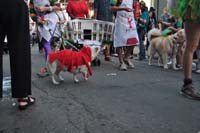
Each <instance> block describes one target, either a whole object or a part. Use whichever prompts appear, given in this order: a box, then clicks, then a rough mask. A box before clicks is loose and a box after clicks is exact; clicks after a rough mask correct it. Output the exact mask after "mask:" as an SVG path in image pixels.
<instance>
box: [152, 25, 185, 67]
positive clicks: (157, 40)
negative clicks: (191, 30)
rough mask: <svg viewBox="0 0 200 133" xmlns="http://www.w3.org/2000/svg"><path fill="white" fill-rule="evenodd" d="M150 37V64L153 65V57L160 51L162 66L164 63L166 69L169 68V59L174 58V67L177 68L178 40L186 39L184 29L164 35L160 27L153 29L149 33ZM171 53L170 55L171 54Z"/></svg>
mask: <svg viewBox="0 0 200 133" xmlns="http://www.w3.org/2000/svg"><path fill="white" fill-rule="evenodd" d="M148 39H149V41H150V47H149V56H150V57H149V65H151V62H152V58H153V56H154V55H155V53H158V55H159V60H158V65H159V66H161V64H160V63H161V62H160V61H162V63H163V67H164V69H168V65H167V63H168V59H169V57H170V59H171V60H172V68H173V69H174V70H177V68H176V53H177V42H179V41H182V40H184V39H185V34H184V30H180V31H178V32H177V33H175V34H172V35H169V36H167V37H163V36H162V33H161V31H160V30H158V29H152V30H150V31H149V33H148ZM169 55H170V56H169Z"/></svg>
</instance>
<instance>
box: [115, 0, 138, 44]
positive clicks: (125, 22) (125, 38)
mask: <svg viewBox="0 0 200 133" xmlns="http://www.w3.org/2000/svg"><path fill="white" fill-rule="evenodd" d="M120 7H128V8H131V9H132V8H133V0H123V1H122V3H121V5H120ZM138 44H139V39H138V33H137V27H136V24H135V19H134V14H133V12H126V11H117V16H116V20H115V31H114V47H122V46H133V45H138Z"/></svg>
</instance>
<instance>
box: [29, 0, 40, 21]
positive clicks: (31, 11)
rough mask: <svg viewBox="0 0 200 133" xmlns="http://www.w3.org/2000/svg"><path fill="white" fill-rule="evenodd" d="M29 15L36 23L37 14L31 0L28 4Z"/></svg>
mask: <svg viewBox="0 0 200 133" xmlns="http://www.w3.org/2000/svg"><path fill="white" fill-rule="evenodd" d="M29 13H30V17H31V19H32V20H33V21H34V22H36V21H37V18H38V17H37V13H36V11H35V9H34V4H33V0H30V2H29Z"/></svg>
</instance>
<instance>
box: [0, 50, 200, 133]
mask: <svg viewBox="0 0 200 133" xmlns="http://www.w3.org/2000/svg"><path fill="white" fill-rule="evenodd" d="M100 59H101V66H99V67H98V66H95V67H92V69H93V76H92V77H90V78H89V80H88V81H84V80H83V79H82V78H81V77H80V78H81V82H80V83H78V84H75V83H74V82H73V80H72V74H70V73H68V72H66V73H63V76H64V78H65V81H64V82H63V83H62V84H60V85H53V84H52V82H51V80H50V78H49V77H44V78H39V77H38V76H37V74H36V73H37V72H38V71H39V69H40V68H41V67H43V65H44V64H45V63H44V54H40V53H39V52H38V50H37V48H32V92H33V96H35V97H36V98H37V101H36V104H35V105H33V106H32V107H30V108H28V109H27V110H25V111H19V110H18V109H17V105H16V101H15V100H14V99H11V98H3V99H1V101H0V133H199V132H200V101H194V100H190V99H187V98H185V97H183V96H181V95H180V94H179V91H180V88H181V86H182V78H183V75H182V71H174V70H164V69H163V68H160V67H158V66H156V64H154V65H153V66H148V63H147V61H137V60H135V61H134V64H135V66H136V68H135V69H128V71H119V69H118V61H117V58H116V57H112V62H106V61H104V59H103V56H102V55H101V56H100ZM3 62H4V65H3V66H4V70H3V73H4V76H9V75H10V72H9V71H10V69H9V56H8V55H4V60H3ZM193 77H194V84H195V86H196V87H197V88H199V89H200V75H197V74H193Z"/></svg>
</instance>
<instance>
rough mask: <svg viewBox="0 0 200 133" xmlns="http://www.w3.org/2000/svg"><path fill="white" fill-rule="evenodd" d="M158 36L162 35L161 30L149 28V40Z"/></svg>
mask: <svg viewBox="0 0 200 133" xmlns="http://www.w3.org/2000/svg"><path fill="white" fill-rule="evenodd" d="M159 36H162V32H161V31H160V30H159V29H157V28H154V29H151V30H150V31H149V32H148V40H149V41H151V40H152V39H153V38H155V37H159Z"/></svg>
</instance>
